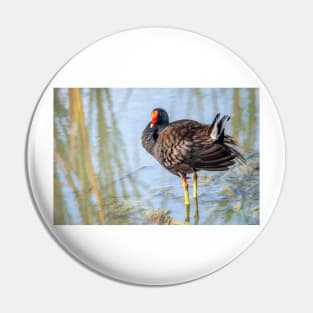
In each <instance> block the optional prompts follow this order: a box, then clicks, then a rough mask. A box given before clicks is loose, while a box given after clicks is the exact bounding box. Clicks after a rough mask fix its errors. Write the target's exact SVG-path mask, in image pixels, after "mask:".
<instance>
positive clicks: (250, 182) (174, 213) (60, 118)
mask: <svg viewBox="0 0 313 313" xmlns="http://www.w3.org/2000/svg"><path fill="white" fill-rule="evenodd" d="M258 98H259V97H258V90H257V89H254V88H250V89H229V88H227V89H198V88H197V89H183V88H178V89H105V88H85V89H80V88H68V89H62V88H61V89H55V90H54V223H55V224H160V225H161V224H162V225H177V224H178V225H180V224H189V223H191V224H198V223H199V224H258V223H259V135H258V132H259V123H258V120H259V103H258ZM153 107H163V108H165V109H167V111H168V113H169V115H170V118H171V119H172V120H176V119H182V118H190V119H196V120H199V121H201V122H206V123H209V122H211V121H212V119H213V116H214V115H215V114H216V113H217V112H221V113H222V114H231V115H232V120H231V125H230V127H229V129H228V133H229V134H232V135H233V136H234V137H236V138H237V140H238V142H239V144H240V146H241V149H242V150H243V152H244V154H245V156H246V157H247V163H248V164H247V166H235V167H233V168H232V169H231V170H230V171H229V172H200V173H199V200H198V202H199V203H198V206H199V212H200V219H193V216H192V215H193V206H192V207H191V219H190V221H189V222H185V209H184V200H183V194H182V193H181V186H180V183H179V181H178V180H177V178H176V177H174V176H172V175H171V174H169V173H168V172H167V171H166V170H164V169H163V168H161V167H160V166H159V164H157V163H156V161H154V160H153V159H152V158H151V157H150V156H148V155H147V154H146V153H145V151H143V149H142V147H141V144H140V136H141V131H142V129H143V128H144V127H145V126H146V124H147V123H148V121H149V118H150V116H149V113H150V111H151V109H152V108H153Z"/></svg>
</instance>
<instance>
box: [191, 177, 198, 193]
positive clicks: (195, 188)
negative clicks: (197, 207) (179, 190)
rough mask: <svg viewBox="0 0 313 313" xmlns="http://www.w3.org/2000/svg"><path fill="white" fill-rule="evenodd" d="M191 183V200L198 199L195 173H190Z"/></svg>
mask: <svg viewBox="0 0 313 313" xmlns="http://www.w3.org/2000/svg"><path fill="white" fill-rule="evenodd" d="M192 183H193V196H192V197H193V198H194V199H197V198H198V175H197V173H192Z"/></svg>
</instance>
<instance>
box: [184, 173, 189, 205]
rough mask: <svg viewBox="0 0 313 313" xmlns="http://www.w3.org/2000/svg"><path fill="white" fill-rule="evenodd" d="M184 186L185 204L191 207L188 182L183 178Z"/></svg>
mask: <svg viewBox="0 0 313 313" xmlns="http://www.w3.org/2000/svg"><path fill="white" fill-rule="evenodd" d="M182 184H183V188H184V196H185V204H186V205H190V201H189V193H188V182H187V178H186V177H182Z"/></svg>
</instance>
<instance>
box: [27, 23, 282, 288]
mask: <svg viewBox="0 0 313 313" xmlns="http://www.w3.org/2000/svg"><path fill="white" fill-rule="evenodd" d="M26 162H27V174H28V180H29V185H30V189H31V192H32V196H33V199H34V203H35V205H36V207H37V209H38V211H39V213H40V215H41V217H42V221H43V222H44V224H45V225H46V227H47V228H48V230H49V232H50V233H51V235H53V237H54V238H55V239H56V240H57V242H58V243H59V244H60V245H61V246H62V247H63V248H64V249H65V250H66V251H67V252H68V253H69V254H70V255H71V256H73V257H74V258H75V259H76V260H78V261H79V262H81V263H82V264H84V265H86V266H87V267H88V268H90V269H92V270H94V271H96V272H98V273H100V274H103V275H104V276H107V277H110V278H113V279H117V280H120V281H124V282H128V283H134V284H144V285H166V284H177V283H182V282H187V281H190V280H193V279H197V278H199V277H202V276H205V275H208V274H210V273H212V272H214V271H216V270H218V269H220V268H222V267H223V266H224V265H226V264H227V263H229V262H230V261H232V260H233V259H234V258H236V257H237V256H238V255H239V254H241V253H242V252H243V251H244V250H245V249H246V248H247V247H248V246H249V245H250V244H251V243H252V242H253V241H254V240H255V238H256V237H257V236H258V235H259V234H260V232H261V231H262V229H263V228H264V226H265V225H266V223H267V222H268V220H269V218H270V216H271V214H272V211H273V209H274V207H275V205H276V202H277V200H278V196H279V192H280V189H281V185H282V181H283V174H284V166H285V147H284V139H283V132H282V128H281V124H280V120H279V116H278V113H277V110H276V108H275V105H274V104H273V101H272V99H271V97H270V95H269V93H268V91H267V90H266V88H265V87H264V85H263V83H262V82H261V81H260V79H259V78H258V77H257V76H256V74H255V73H254V72H253V71H252V70H251V69H250V68H249V67H248V66H247V65H246V64H245V63H244V62H243V61H242V60H241V59H240V58H239V57H238V56H237V55H235V54H234V53H233V52H231V51H230V50H228V49H227V48H225V47H224V46H222V45H220V44H218V43H217V42H215V41H213V40H211V39H208V38H206V37H203V36H200V35H198V34H194V33H192V32H188V31H183V30H178V29H170V28H142V29H135V30H129V31H124V32H120V33H117V34H115V35H112V36H109V37H106V38H104V39H102V40H99V41H97V42H96V43H94V44H93V45H91V46H89V47H88V48H86V49H85V50H83V51H81V52H80V53H78V54H77V55H75V56H74V57H73V58H72V59H71V60H70V61H68V62H67V63H66V64H65V65H64V66H63V67H62V68H61V69H60V70H59V71H58V73H57V74H56V75H55V76H54V78H53V79H52V80H51V82H50V83H49V84H48V86H47V88H46V89H45V91H44V92H43V94H42V96H41V97H40V100H39V102H38V104H37V107H36V110H35V113H34V116H33V119H32V121H31V126H30V130H29V135H28V143H27V160H26Z"/></svg>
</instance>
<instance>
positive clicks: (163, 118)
mask: <svg viewBox="0 0 313 313" xmlns="http://www.w3.org/2000/svg"><path fill="white" fill-rule="evenodd" d="M168 124H169V120H168V114H167V112H166V111H165V110H163V109H160V108H156V109H153V110H152V112H151V124H150V128H152V127H154V126H156V125H159V126H167V125H168Z"/></svg>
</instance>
